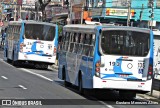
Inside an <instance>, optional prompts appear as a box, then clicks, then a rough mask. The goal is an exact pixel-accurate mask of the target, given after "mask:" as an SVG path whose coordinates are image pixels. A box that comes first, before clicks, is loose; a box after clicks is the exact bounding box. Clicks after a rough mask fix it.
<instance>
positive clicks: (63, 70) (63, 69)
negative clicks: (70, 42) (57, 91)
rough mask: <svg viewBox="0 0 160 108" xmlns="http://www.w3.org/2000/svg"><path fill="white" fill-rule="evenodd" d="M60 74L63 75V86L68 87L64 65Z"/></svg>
mask: <svg viewBox="0 0 160 108" xmlns="http://www.w3.org/2000/svg"><path fill="white" fill-rule="evenodd" d="M62 75H63V80H64V86H65V87H69V86H70V85H71V84H70V83H69V82H67V81H66V72H65V67H63V68H62Z"/></svg>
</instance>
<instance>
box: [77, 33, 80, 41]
mask: <svg viewBox="0 0 160 108" xmlns="http://www.w3.org/2000/svg"><path fill="white" fill-rule="evenodd" d="M77 38H78V40H77V43H80V42H81V33H77Z"/></svg>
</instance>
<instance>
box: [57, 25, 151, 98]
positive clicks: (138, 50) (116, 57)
mask: <svg viewBox="0 0 160 108" xmlns="http://www.w3.org/2000/svg"><path fill="white" fill-rule="evenodd" d="M58 52H59V65H58V78H59V79H62V80H64V84H65V85H66V86H68V85H69V84H72V85H75V86H78V91H79V93H80V94H83V93H84V90H87V89H94V90H96V89H111V90H117V91H119V95H120V96H121V97H126V98H134V97H135V96H136V93H147V92H150V91H151V85H152V75H153V32H152V31H151V30H149V29H142V28H136V27H125V26H105V25H78V24H76V25H66V26H64V28H63V36H62V41H61V42H59V51H58Z"/></svg>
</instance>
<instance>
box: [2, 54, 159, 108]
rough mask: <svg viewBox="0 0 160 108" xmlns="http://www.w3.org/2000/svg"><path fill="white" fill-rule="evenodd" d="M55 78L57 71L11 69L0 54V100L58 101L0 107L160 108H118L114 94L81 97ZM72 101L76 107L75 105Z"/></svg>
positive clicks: (102, 92) (132, 106) (110, 92)
mask: <svg viewBox="0 0 160 108" xmlns="http://www.w3.org/2000/svg"><path fill="white" fill-rule="evenodd" d="M57 75H58V74H57V70H49V69H48V70H38V69H34V68H27V65H24V66H22V67H18V68H17V67H14V66H12V65H10V64H9V63H6V61H4V60H3V51H0V99H20V100H24V99H35V100H36V99H42V100H45V99H53V100H50V102H51V104H54V103H55V104H56V102H60V104H58V103H57V104H56V105H43V106H10V107H4V106H0V108H19V107H20V108H75V107H76V108H128V107H130V108H135V107H141V108H143V107H144V108H150V107H152V108H159V105H120V102H122V101H121V99H120V98H119V96H118V94H117V93H116V92H114V91H97V92H96V95H94V93H95V92H94V93H93V92H91V93H90V91H88V94H89V95H86V96H82V95H80V94H78V93H77V90H76V88H75V87H70V88H66V87H64V84H63V81H61V80H59V79H58V77H57ZM89 99H95V100H96V101H90V100H89ZM104 99H105V100H107V101H104ZM139 99H141V98H140V97H136V99H135V100H139ZM115 100H116V101H117V103H119V104H118V105H116V103H115ZM48 101H49V100H48ZM140 101H141V100H140ZM62 102H64V103H62ZM74 102H76V104H78V105H74V104H75V103H74ZM82 102H83V103H82ZM65 104H67V105H65Z"/></svg>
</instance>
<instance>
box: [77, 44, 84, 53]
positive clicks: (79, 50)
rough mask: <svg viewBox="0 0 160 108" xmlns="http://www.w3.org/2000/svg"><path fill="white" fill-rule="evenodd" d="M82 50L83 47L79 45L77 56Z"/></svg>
mask: <svg viewBox="0 0 160 108" xmlns="http://www.w3.org/2000/svg"><path fill="white" fill-rule="evenodd" d="M82 50H83V45H82V44H79V46H78V51H77V54H79V55H81V54H82Z"/></svg>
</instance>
